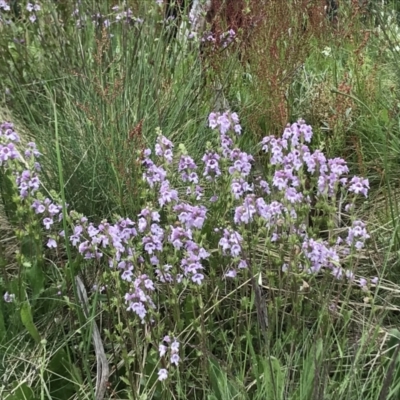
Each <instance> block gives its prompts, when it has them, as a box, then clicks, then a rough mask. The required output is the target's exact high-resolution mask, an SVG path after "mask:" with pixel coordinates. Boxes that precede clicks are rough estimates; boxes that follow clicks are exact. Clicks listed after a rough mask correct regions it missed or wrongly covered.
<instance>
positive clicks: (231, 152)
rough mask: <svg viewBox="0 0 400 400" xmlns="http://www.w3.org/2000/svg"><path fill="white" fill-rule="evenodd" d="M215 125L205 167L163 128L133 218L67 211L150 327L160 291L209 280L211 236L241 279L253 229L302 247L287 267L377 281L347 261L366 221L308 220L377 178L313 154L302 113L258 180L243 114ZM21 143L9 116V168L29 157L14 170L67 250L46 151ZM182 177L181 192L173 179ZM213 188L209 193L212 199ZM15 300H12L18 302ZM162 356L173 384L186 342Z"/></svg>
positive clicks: (73, 239) (1, 134) (75, 242)
mask: <svg viewBox="0 0 400 400" xmlns="http://www.w3.org/2000/svg"><path fill="white" fill-rule="evenodd" d="M208 121H209V126H210V128H212V129H215V130H217V131H218V133H219V146H214V147H212V145H209V146H208V147H207V150H206V152H205V154H204V155H203V157H201V161H202V162H203V163H201V162H200V163H199V164H196V161H195V160H194V159H193V158H192V157H190V156H189V155H188V154H187V152H186V150H185V148H184V146H182V145H180V146H179V147H178V150H177V151H176V150H175V147H174V144H173V143H172V142H171V140H169V139H168V138H167V137H165V136H163V135H162V133H161V132H158V137H157V140H156V143H155V145H154V149H145V150H144V152H143V158H142V159H141V163H142V164H141V166H142V172H143V174H142V182H139V183H140V184H143V185H144V186H147V187H146V190H145V191H144V193H147V195H148V197H147V198H146V199H145V200H146V204H145V205H144V206H143V207H142V209H141V211H140V213H139V214H138V215H137V216H136V217H135V218H134V220H131V219H130V218H121V217H117V218H115V219H114V221H113V222H109V221H106V220H103V221H101V222H100V223H99V224H94V223H92V222H90V221H89V220H88V219H87V218H86V217H85V216H82V215H79V214H77V213H76V212H74V211H71V212H69V213H68V215H66V216H65V217H66V219H67V222H68V224H69V227H70V229H71V231H70V232H69V233H68V237H67V239H68V240H69V242H70V243H71V245H72V246H73V247H74V248H75V249H76V251H77V252H78V253H79V254H80V255H81V257H82V259H83V260H85V262H86V263H96V264H98V265H104V264H105V265H107V271H110V272H111V274H112V275H113V276H119V279H120V284H121V285H120V287H121V288H122V290H123V291H124V297H123V298H124V301H125V307H126V310H127V311H129V312H130V313H132V315H134V316H136V318H137V319H138V321H139V322H141V323H143V324H152V323H154V322H155V317H156V316H157V306H156V304H158V301H157V295H158V293H159V291H160V289H162V288H163V287H165V286H166V285H174V288H175V289H176V292H177V293H183V292H184V291H185V290H187V289H188V288H189V289H190V288H197V287H198V286H199V285H202V284H204V282H206V281H207V276H208V272H207V270H208V268H210V265H211V264H212V263H211V261H212V260H211V254H212V251H211V250H210V248H209V246H210V244H212V243H213V239H216V243H218V250H219V251H220V257H221V258H222V259H223V260H224V262H223V263H222V264H219V265H222V266H225V265H226V266H229V267H228V268H227V269H225V268H224V267H221V270H220V271H217V273H219V274H220V276H221V278H222V277H229V278H235V277H237V276H238V275H239V272H240V271H242V270H243V269H246V268H248V267H249V265H250V264H249V263H250V260H251V258H250V257H249V251H252V249H251V248H250V247H251V246H249V245H248V240H247V239H249V232H252V234H253V235H254V236H255V238H256V240H258V239H259V238H262V239H263V240H264V241H266V243H267V246H269V247H272V248H274V249H275V250H276V249H282V248H284V247H285V246H288V243H290V245H291V246H294V245H296V246H297V248H298V249H299V251H298V252H297V253H296V254H297V255H296V256H295V257H294V258H291V259H290V260H284V262H282V264H283V265H282V264H280V265H282V271H287V272H290V271H291V270H295V271H296V272H301V273H304V274H317V273H322V272H323V271H328V272H329V273H330V274H331V275H332V276H333V277H335V278H336V279H347V280H348V281H349V282H354V283H356V284H357V285H359V286H360V287H361V288H363V289H366V288H368V286H369V284H370V283H372V284H376V282H377V280H376V278H374V279H373V280H371V281H368V280H367V279H365V278H359V277H356V275H355V272H354V271H352V270H351V269H349V268H346V267H345V266H346V265H347V264H346V263H347V260H349V259H351V256H352V255H353V254H357V252H358V251H360V250H361V249H362V248H363V247H364V246H365V243H366V240H367V239H368V238H369V235H368V233H367V231H366V226H365V224H364V223H363V222H362V221H358V220H351V226H350V227H348V228H347V232H346V234H345V235H343V236H340V235H338V234H332V235H331V236H330V237H329V240H326V239H323V238H321V237H320V236H319V234H318V233H315V232H313V231H312V230H310V229H308V227H307V224H306V222H305V219H304V217H305V216H306V215H308V214H309V213H310V212H311V211H312V209H313V207H314V205H313V204H314V203H315V199H316V200H317V203H318V201H322V202H325V203H326V204H328V205H329V206H330V207H331V208H332V207H333V208H335V207H336V208H335V210H336V211H337V207H338V205H337V196H338V194H339V193H340V194H341V195H342V197H343V198H344V199H345V203H346V202H347V203H346V204H345V205H344V206H345V209H346V210H349V211H351V210H352V209H353V208H354V206H355V199H356V197H357V196H358V195H361V196H367V195H368V189H369V183H368V180H366V179H363V178H360V177H351V178H350V177H349V176H348V173H349V168H348V167H347V165H346V163H345V161H344V160H343V159H341V158H333V159H327V158H326V157H325V156H324V154H323V153H322V152H321V151H319V150H316V151H311V149H310V148H309V147H308V144H309V143H310V142H311V140H312V136H313V132H312V129H311V127H310V126H308V125H306V124H305V122H304V121H302V120H299V121H298V122H296V123H294V124H292V125H288V126H287V127H286V129H285V130H284V132H283V135H282V136H281V137H274V136H267V137H265V138H264V139H263V140H262V143H261V147H262V150H263V151H264V152H265V153H266V154H267V158H268V167H267V168H266V175H267V177H262V176H256V174H255V172H254V171H253V170H254V168H253V166H254V162H255V160H254V157H253V156H252V155H250V154H248V153H246V152H243V151H242V150H241V149H240V148H238V147H236V145H235V140H236V136H237V135H240V134H241V131H242V128H241V125H240V122H239V117H238V115H237V114H236V113H233V112H230V111H227V112H224V113H211V114H210V115H209V118H208ZM16 143H19V137H18V135H17V134H16V133H15V131H14V129H13V126H12V124H10V123H4V124H1V125H0V167H3V168H4V167H5V168H7V167H8V166H9V165H10V163H12V162H14V164H17V163H19V164H20V166H19V167H18V168H16V167H15V166H14V167H13V172H12V174H13V175H12V176H13V177H14V180H15V185H16V189H17V190H18V191H19V194H20V201H22V202H26V203H29V205H30V207H31V210H33V211H32V212H33V214H34V215H36V216H37V217H38V218H40V219H41V223H42V227H43V231H44V232H45V233H46V235H47V236H46V237H47V247H49V248H57V247H58V246H59V242H60V241H61V240H60V239H61V238H64V239H65V235H66V234H65V232H64V231H63V230H60V228H59V225H60V224H59V223H60V221H61V220H62V219H63V218H64V215H63V212H62V206H61V205H60V204H58V203H57V201H54V200H51V199H50V198H43V197H41V196H39V188H40V181H39V178H38V174H39V172H40V165H39V164H38V163H37V161H36V159H37V158H38V157H39V156H40V153H39V151H38V150H37V148H36V146H35V145H34V143H28V145H27V148H26V150H25V151H24V152H23V153H20V152H19V151H18V150H17V148H16ZM21 154H23V155H24V159H23V158H22V155H21ZM15 161H17V162H15ZM21 165H22V166H23V167H21ZM176 176H178V179H176ZM176 182H179V188H178V187H174V183H176ZM182 184H183V185H182ZM182 186H183V187H182ZM221 187H225V188H227V192H226V193H223V194H224V196H223V201H224V207H228V208H229V209H228V210H227V212H226V213H225V214H226V216H224V218H223V219H222V220H219V221H218V224H219V226H220V227H219V228H215V229H214V230H213V233H212V234H211V235H209V234H208V232H209V231H208V230H205V227H206V225H207V224H209V223H210V221H211V222H212V221H214V220H213V218H214V216H213V214H212V213H213V207H214V206H210V203H211V202H214V201H219V200H218V199H219V197H217V196H216V195H215V193H216V192H217V191H219V190H220V188H221ZM210 192H212V193H213V196H212V197H211V199H210V198H209V197H208V196H207V197H205V196H204V194H210ZM207 199H210V200H209V201H208V200H207ZM313 200H314V202H313ZM208 206H210V207H208ZM250 225H251V227H250ZM205 232H207V234H206V233H205ZM213 235H214V236H213ZM251 240H254V238H252V239H251ZM225 262H226V263H225ZM102 283H103V284H104V283H105V282H102ZM9 296H11V295H9ZM9 296H8V297H7V300H6V297H4V299H5V300H6V301H10V300H9V299H10V298H11V297H9ZM159 354H160V357H161V359H162V363H163V366H164V368H162V369H160V370H159V372H158V377H159V380H165V379H167V377H168V369H167V367H166V365H171V364H174V365H178V363H179V361H180V358H179V342H178V341H177V340H176V339H175V340H172V339H171V338H170V337H169V336H166V337H165V338H164V340H163V342H162V343H161V344H160V345H159Z"/></svg>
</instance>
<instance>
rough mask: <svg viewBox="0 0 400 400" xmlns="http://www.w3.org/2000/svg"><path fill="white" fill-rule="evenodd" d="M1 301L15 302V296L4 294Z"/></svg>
mask: <svg viewBox="0 0 400 400" xmlns="http://www.w3.org/2000/svg"><path fill="white" fill-rule="evenodd" d="M3 299H4V301H5V302H6V303H12V302H13V301H14V300H15V294H12V293H8V292H5V293H4V296H3Z"/></svg>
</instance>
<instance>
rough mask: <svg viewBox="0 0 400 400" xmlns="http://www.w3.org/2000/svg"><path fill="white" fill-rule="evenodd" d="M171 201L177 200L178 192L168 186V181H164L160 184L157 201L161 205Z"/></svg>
mask: <svg viewBox="0 0 400 400" xmlns="http://www.w3.org/2000/svg"><path fill="white" fill-rule="evenodd" d="M172 201H178V192H177V191H176V190H175V189H171V188H170V186H169V181H164V182H162V184H161V188H160V197H159V198H158V202H159V204H160V206H161V207H162V206H164V205H165V204H167V203H171V202H172Z"/></svg>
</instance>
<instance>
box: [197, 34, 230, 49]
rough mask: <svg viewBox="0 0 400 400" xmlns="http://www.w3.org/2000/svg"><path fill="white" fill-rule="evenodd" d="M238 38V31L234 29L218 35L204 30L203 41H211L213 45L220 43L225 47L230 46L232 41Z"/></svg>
mask: <svg viewBox="0 0 400 400" xmlns="http://www.w3.org/2000/svg"><path fill="white" fill-rule="evenodd" d="M235 40H236V32H235V31H234V30H233V29H229V31H226V32H222V33H221V34H220V35H219V36H216V35H215V34H214V33H212V32H204V33H203V36H202V37H201V41H202V42H203V43H211V44H213V45H216V44H219V45H220V46H221V47H222V48H223V49H224V48H226V47H228V46H229V45H230V44H231V43H233V42H234V41H235Z"/></svg>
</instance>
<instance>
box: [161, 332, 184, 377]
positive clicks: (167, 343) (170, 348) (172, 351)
mask: <svg viewBox="0 0 400 400" xmlns="http://www.w3.org/2000/svg"><path fill="white" fill-rule="evenodd" d="M158 353H159V355H160V358H161V359H169V363H170V364H174V365H175V366H178V364H179V362H180V360H181V359H180V357H179V342H178V340H177V339H174V340H172V339H171V337H170V336H165V337H164V339H163V341H162V343H160V344H159V346H158ZM167 378H168V369H167V368H161V369H160V370H159V371H158V380H159V381H164V380H166V379H167Z"/></svg>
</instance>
